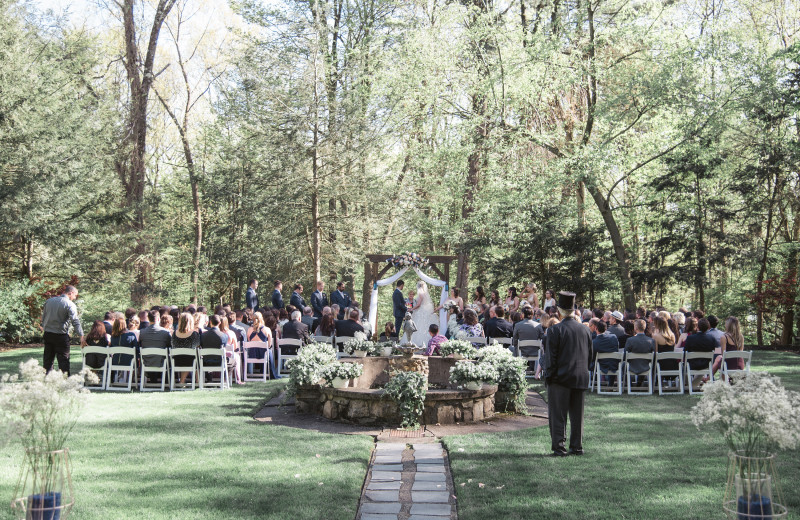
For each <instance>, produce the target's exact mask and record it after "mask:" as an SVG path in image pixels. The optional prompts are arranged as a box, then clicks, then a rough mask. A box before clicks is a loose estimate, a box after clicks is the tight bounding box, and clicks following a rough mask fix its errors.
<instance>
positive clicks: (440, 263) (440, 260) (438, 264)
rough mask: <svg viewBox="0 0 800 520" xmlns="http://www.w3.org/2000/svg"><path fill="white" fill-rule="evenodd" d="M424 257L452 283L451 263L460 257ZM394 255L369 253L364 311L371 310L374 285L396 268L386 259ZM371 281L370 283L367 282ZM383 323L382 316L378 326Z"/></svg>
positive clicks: (441, 278)
mask: <svg viewBox="0 0 800 520" xmlns="http://www.w3.org/2000/svg"><path fill="white" fill-rule="evenodd" d="M420 256H422V257H423V258H427V259H428V261H429V262H430V263H429V265H430V269H431V271H433V272H434V273H435V275H436V277H437V278H439V279H440V280H444V281H445V282H447V284H448V286H449V285H450V264H451V263H453V262H454V261H455V260H456V259H457V258H458V257H457V256H449V255H432V256H425V255H420ZM391 257H392V255H367V260H369V263H364V280H365V283H364V295H363V297H362V301H363V303H362V305H361V309H362V310H363V311H364V313H368V312H369V306H370V304H371V303H372V302H371V301H370V300H371V298H372V285H373V284H374V283H375V282H376V281H378V280H380V279H382V278H383V277H384V275H385V274H386V273H387V272H389V270H391V269H394V267H392V265H391V264H389V263H387V262H386V261H387V260H388V259H390V258H391ZM367 282H369V283H367ZM380 323H381V320H380V318H378V320H377V324H376V328H378V329H379V330H380V327H378V326H377V325H379V324H380ZM377 332H378V331H373V333H374V334H377Z"/></svg>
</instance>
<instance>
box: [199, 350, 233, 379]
mask: <svg viewBox="0 0 800 520" xmlns="http://www.w3.org/2000/svg"><path fill="white" fill-rule="evenodd" d="M197 359H198V363H199V372H200V389H204V388H206V387H211V388H219V389H220V390H225V388H227V387H230V381H228V361H227V359H226V357H225V346H222V347H220V348H198V349H197ZM214 373H219V382H214V381H209V382H206V374H214Z"/></svg>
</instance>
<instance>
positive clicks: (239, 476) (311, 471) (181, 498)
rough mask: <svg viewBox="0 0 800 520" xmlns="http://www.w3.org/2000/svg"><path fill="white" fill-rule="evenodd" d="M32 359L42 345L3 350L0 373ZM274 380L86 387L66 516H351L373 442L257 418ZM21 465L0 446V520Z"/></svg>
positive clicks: (13, 449) (13, 450)
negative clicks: (154, 388) (131, 388)
mask: <svg viewBox="0 0 800 520" xmlns="http://www.w3.org/2000/svg"><path fill="white" fill-rule="evenodd" d="M29 357H35V358H37V359H39V360H40V361H41V349H26V350H16V351H10V352H5V353H2V354H0V373H2V372H12V371H13V372H15V371H16V366H17V364H18V363H19V362H20V361H22V360H24V359H28V358H29ZM72 357H73V363H72V364H73V368H77V367H78V360H79V359H80V354H79V353H78V351H77V349H75V350H74V351H73V354H72ZM281 385H282V383H278V382H268V383H247V384H246V385H243V386H238V385H234V388H233V389H231V390H230V391H225V392H220V391H219V390H216V391H214V390H205V391H194V392H176V393H145V394H140V393H137V392H134V393H131V394H128V393H99V392H98V393H93V394H92V395H91V397H90V400H89V404H88V406H87V407H86V409H85V410H84V412H83V413H82V415H81V418H80V420H79V422H78V424H77V426H76V428H75V430H74V431H73V433H72V436H71V437H70V439H69V440H68V445H69V447H70V454H71V458H72V462H73V480H74V484H75V495H76V506H75V508H74V509H73V515H71V518H75V519H104V520H107V519H112V518H113V519H122V518H142V519H151V518H152V519H160V518H165V519H166V518H170V519H171V518H186V519H202V518H209V519H215V520H216V519H220V518H226V519H234V518H237V519H238V518H274V519H288V518H292V519H309V520H312V519H313V520H317V519H321V518H326V519H327V518H330V519H343V520H344V519H346V520H352V518H353V515H354V512H355V510H356V506H357V504H358V499H359V495H360V492H361V485H362V484H363V481H364V475H365V473H366V469H367V463H368V460H369V455H370V450H371V448H372V439H371V438H370V437H367V436H349V435H329V434H319V433H314V432H310V431H305V430H297V429H292V428H285V427H278V426H267V425H264V424H260V423H257V422H256V421H254V420H253V419H252V415H253V414H254V412H255V411H256V410H258V409H259V407H260V406H261V404H263V403H264V402H265V401H266V400H267V399H269V398H270V397H271V396H273V395H275V394H276V393H277V392H278V391H279V389H280V388H281ZM317 455H319V457H317ZM21 462H22V457H21V454H20V449H19V447H18V445H11V446H7V447H5V448H3V449H0V468H2V471H0V497H1V498H2V500H0V504H2V506H0V518H11V517H12V516H11V512H10V509H9V508H8V505H7V504H9V503H10V501H11V496H12V494H13V487H14V485H15V483H16V478H17V475H18V471H19V467H20V464H21Z"/></svg>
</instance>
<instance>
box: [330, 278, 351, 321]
mask: <svg viewBox="0 0 800 520" xmlns="http://www.w3.org/2000/svg"><path fill="white" fill-rule="evenodd" d="M350 303H351V300H350V295H349V294H347V293H346V292H344V282H339V283H337V284H336V290H335V291H334V292H333V293H331V305H334V304H335V305H338V306H339V314H338V315H337V316H334V318H336V319H337V320H343V319H344V310H345V309H346V308H348V307H350Z"/></svg>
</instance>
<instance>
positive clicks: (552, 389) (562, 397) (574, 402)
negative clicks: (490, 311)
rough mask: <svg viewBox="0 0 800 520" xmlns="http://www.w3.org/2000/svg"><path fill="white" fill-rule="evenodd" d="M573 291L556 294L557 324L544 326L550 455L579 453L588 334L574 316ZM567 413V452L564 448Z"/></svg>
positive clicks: (589, 353) (589, 350) (589, 351)
mask: <svg viewBox="0 0 800 520" xmlns="http://www.w3.org/2000/svg"><path fill="white" fill-rule="evenodd" d="M574 308H575V293H572V292H566V291H562V292H560V293H559V294H558V312H559V314H560V315H561V320H562V321H561V323H558V324H556V325H553V326H552V327H550V328H548V329H547V336H546V341H547V347H546V349H547V360H546V362H547V377H546V381H547V396H548V403H547V405H548V406H547V407H548V416H549V421H550V441H551V449H552V450H553V453H552V455H553V456H554V457H563V456H566V455H583V399H584V394H585V392H586V389H587V388H589V363H590V362H591V359H592V335H591V333H590V332H589V329H588V328H586V326H584V325H582V324H581V323H579V322H578V321H576V320H575V319H573V317H572V314H573V312H574V310H573V309H574ZM568 414H569V422H570V435H569V452H567V450H566V449H565V447H564V442H565V440H566V435H567V415H568Z"/></svg>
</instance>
